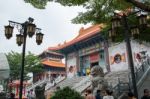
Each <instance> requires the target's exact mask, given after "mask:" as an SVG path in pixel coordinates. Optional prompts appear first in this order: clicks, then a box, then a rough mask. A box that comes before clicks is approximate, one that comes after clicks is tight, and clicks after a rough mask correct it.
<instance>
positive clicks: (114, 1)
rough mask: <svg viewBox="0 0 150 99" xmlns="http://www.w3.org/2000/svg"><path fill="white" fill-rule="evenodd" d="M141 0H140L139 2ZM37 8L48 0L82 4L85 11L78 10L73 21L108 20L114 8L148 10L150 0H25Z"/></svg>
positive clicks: (43, 6) (41, 6)
mask: <svg viewBox="0 0 150 99" xmlns="http://www.w3.org/2000/svg"><path fill="white" fill-rule="evenodd" d="M141 1H142V2H141ZM25 2H27V3H30V4H32V5H33V6H34V7H36V8H38V9H44V8H45V6H46V4H47V3H48V2H57V3H60V4H61V5H63V6H82V7H83V8H85V9H87V11H86V12H80V13H79V14H78V16H77V17H76V18H74V19H73V20H72V22H73V23H77V24H78V23H84V24H87V23H93V24H95V23H103V22H108V21H109V20H108V19H110V17H111V13H112V12H113V11H114V10H124V9H127V8H129V7H130V8H131V7H133V6H134V7H138V8H141V9H143V10H145V11H148V12H150V6H149V5H150V0H25Z"/></svg>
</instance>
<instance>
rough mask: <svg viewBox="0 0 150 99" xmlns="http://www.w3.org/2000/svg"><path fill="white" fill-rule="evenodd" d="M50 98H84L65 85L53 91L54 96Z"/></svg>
mask: <svg viewBox="0 0 150 99" xmlns="http://www.w3.org/2000/svg"><path fill="white" fill-rule="evenodd" d="M51 99H84V98H83V97H82V96H81V95H80V94H79V93H78V92H76V91H75V90H73V89H71V88H69V87H65V88H63V89H60V90H58V91H56V92H55V94H54V96H52V97H51Z"/></svg>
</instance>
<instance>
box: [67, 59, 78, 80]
mask: <svg viewBox="0 0 150 99" xmlns="http://www.w3.org/2000/svg"><path fill="white" fill-rule="evenodd" d="M76 61H77V59H76V57H75V56H74V57H72V58H70V59H67V77H68V78H72V77H73V76H75V74H76V68H77V67H76V66H77V64H76ZM70 66H73V67H74V68H73V72H72V73H71V72H69V68H70Z"/></svg>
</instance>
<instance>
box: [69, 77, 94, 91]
mask: <svg viewBox="0 0 150 99" xmlns="http://www.w3.org/2000/svg"><path fill="white" fill-rule="evenodd" d="M90 86H91V80H90V77H89V76H86V77H85V78H83V79H82V80H81V81H80V82H78V83H77V84H75V85H74V86H73V87H72V89H74V90H76V91H78V92H79V93H82V92H83V91H84V90H86V89H87V88H88V87H90Z"/></svg>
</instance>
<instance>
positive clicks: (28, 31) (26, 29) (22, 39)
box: [5, 17, 44, 99]
mask: <svg viewBox="0 0 150 99" xmlns="http://www.w3.org/2000/svg"><path fill="white" fill-rule="evenodd" d="M33 21H34V19H33V18H30V17H29V18H28V21H26V22H24V23H18V22H14V21H9V25H8V26H5V36H6V38H7V39H10V38H11V37H12V35H13V29H14V27H15V26H16V28H17V29H18V30H19V32H20V34H16V43H17V44H18V46H21V45H22V44H23V48H22V65H21V72H20V91H19V99H22V89H23V80H24V75H23V74H24V62H25V50H26V38H27V36H29V37H30V38H31V37H32V36H33V35H34V34H35V33H36V43H37V44H38V45H40V44H41V43H42V40H43V35H44V34H42V33H41V29H40V28H36V25H35V24H33Z"/></svg>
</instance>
